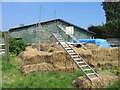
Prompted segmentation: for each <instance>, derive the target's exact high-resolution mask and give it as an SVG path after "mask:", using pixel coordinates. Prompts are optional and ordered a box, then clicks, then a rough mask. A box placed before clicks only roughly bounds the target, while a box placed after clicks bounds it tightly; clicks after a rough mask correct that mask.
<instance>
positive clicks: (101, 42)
mask: <svg viewBox="0 0 120 90" xmlns="http://www.w3.org/2000/svg"><path fill="white" fill-rule="evenodd" d="M79 41H80V42H86V43H93V44H96V45H98V46H100V47H111V46H110V44H109V43H108V42H107V41H106V40H105V39H79ZM72 43H77V41H76V40H73V41H72Z"/></svg>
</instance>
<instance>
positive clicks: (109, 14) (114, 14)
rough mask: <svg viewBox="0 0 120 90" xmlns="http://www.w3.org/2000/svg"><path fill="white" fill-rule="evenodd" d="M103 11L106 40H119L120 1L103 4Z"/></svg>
mask: <svg viewBox="0 0 120 90" xmlns="http://www.w3.org/2000/svg"><path fill="white" fill-rule="evenodd" d="M105 1H106V0H105ZM102 6H103V9H104V10H105V14H106V26H107V27H108V29H106V34H107V37H108V38H120V34H119V33H120V30H119V29H120V1H119V2H103V3H102Z"/></svg>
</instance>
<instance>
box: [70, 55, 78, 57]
mask: <svg viewBox="0 0 120 90" xmlns="http://www.w3.org/2000/svg"><path fill="white" fill-rule="evenodd" d="M71 57H79V56H78V55H75V56H71Z"/></svg>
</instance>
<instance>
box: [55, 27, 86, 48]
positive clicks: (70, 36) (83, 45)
mask: <svg viewBox="0 0 120 90" xmlns="http://www.w3.org/2000/svg"><path fill="white" fill-rule="evenodd" d="M57 26H58V27H59V28H60V29H61V30H63V31H64V32H65V29H64V28H63V27H61V26H60V25H57ZM68 35H69V36H70V37H71V38H72V39H74V40H76V41H77V42H78V43H79V44H80V45H81V46H82V47H83V48H84V49H86V50H87V49H88V48H87V47H86V46H85V45H83V44H82V43H81V42H80V41H78V40H77V39H76V38H75V37H74V36H73V35H71V34H68Z"/></svg>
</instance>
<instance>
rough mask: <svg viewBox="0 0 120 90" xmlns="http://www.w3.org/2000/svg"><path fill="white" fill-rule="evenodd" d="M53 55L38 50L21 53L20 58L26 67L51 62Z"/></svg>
mask: <svg viewBox="0 0 120 90" xmlns="http://www.w3.org/2000/svg"><path fill="white" fill-rule="evenodd" d="M51 55H52V53H48V52H42V51H38V50H36V49H31V50H29V51H24V52H22V53H20V56H21V58H22V60H24V62H25V64H26V65H30V64H38V63H42V62H50V60H51Z"/></svg>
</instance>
